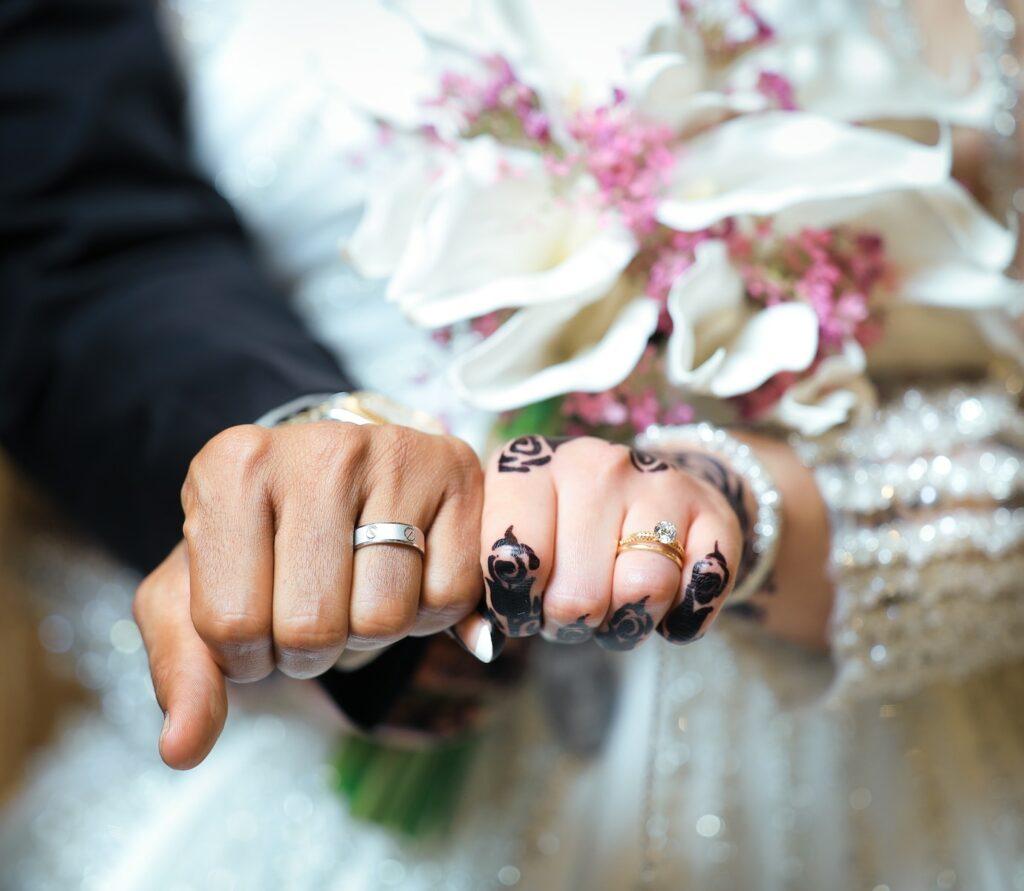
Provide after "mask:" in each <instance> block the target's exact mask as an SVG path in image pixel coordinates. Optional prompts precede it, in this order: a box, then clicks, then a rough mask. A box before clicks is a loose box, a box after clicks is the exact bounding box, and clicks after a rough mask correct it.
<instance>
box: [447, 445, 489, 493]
mask: <svg viewBox="0 0 1024 891" xmlns="http://www.w3.org/2000/svg"><path fill="white" fill-rule="evenodd" d="M441 440H442V443H443V445H444V447H445V452H446V453H445V456H444V457H445V467H446V468H447V470H448V473H449V476H450V477H451V478H452V480H453V481H455V482H456V483H460V484H466V483H469V484H470V485H471V486H472V485H474V484H476V485H478V486H479V485H482V482H483V474H484V471H483V467H482V466H481V465H480V459H479V458H478V457H477V454H476V452H475V451H473V447H472V446H471V445H470V444H469V443H468V442H466V441H465V440H462V439H459V438H458V437H457V436H445V437H442V438H441Z"/></svg>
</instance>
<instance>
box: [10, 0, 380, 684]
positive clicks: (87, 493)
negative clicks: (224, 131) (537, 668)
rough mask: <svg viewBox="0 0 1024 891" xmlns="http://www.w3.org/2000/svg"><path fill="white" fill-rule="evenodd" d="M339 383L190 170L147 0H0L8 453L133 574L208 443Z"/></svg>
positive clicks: (157, 547)
mask: <svg viewBox="0 0 1024 891" xmlns="http://www.w3.org/2000/svg"><path fill="white" fill-rule="evenodd" d="M342 389H346V386H345V379H344V377H343V375H342V372H341V371H340V369H339V367H338V366H337V364H336V363H335V361H334V360H333V358H332V357H331V356H330V355H329V354H328V353H327V352H326V351H325V350H324V349H322V348H321V347H320V346H319V345H318V344H317V343H316V342H315V341H314V340H313V339H312V337H311V336H310V334H309V333H308V332H307V331H306V330H305V329H304V327H303V326H302V324H301V322H300V320H299V319H298V318H297V317H296V315H295V314H294V313H293V311H292V310H291V309H290V308H289V307H288V305H287V303H286V301H285V300H284V299H283V298H282V295H281V294H280V293H279V292H278V291H277V290H275V289H274V287H272V286H271V284H270V283H269V281H268V279H267V278H266V277H265V276H264V275H263V274H262V272H261V271H260V270H259V268H258V266H257V264H256V263H255V261H254V257H253V256H252V253H251V250H250V247H249V246H248V245H247V243H246V241H245V238H244V236H243V233H242V231H241V230H240V228H239V225H238V222H237V221H236V219H235V217H234V215H233V213H232V211H231V209H230V208H229V207H228V205H227V204H226V203H225V202H224V201H223V200H222V199H221V198H220V196H219V195H218V194H217V193H216V192H215V191H214V190H213V189H212V188H211V187H210V186H209V185H208V184H207V183H205V182H203V180H202V179H201V178H200V177H199V176H197V175H196V173H195V171H194V169H193V167H192V164H191V162H190V157H189V149H188V140H187V139H186V135H185V132H184V125H183V114H182V96H181V92H180V90H179V85H178V83H177V78H176V72H175V70H174V66H173V64H172V62H171V60H170V58H169V55H168V53H167V51H166V48H165V47H164V45H163V43H162V39H161V35H160V33H159V29H158V27H157V23H156V20H155V10H154V9H153V6H152V4H151V3H150V2H148V0H84V2H83V0H0V441H2V443H3V445H4V446H5V447H6V449H7V450H8V451H9V452H10V454H11V455H12V456H13V457H14V459H15V460H16V462H17V463H19V464H20V465H21V466H22V467H23V468H24V469H25V470H26V471H27V472H28V473H29V475H30V476H32V477H34V478H35V480H36V481H37V482H38V483H39V484H40V485H41V486H42V487H43V488H44V489H45V490H47V491H49V492H50V493H51V494H52V495H53V496H54V498H55V499H56V500H57V501H58V502H59V503H61V504H62V505H63V506H64V508H65V509H66V511H67V512H68V513H69V514H70V515H71V517H72V518H74V519H75V520H77V521H78V523H79V525H80V526H81V528H82V529H83V530H87V531H89V532H92V533H94V534H95V535H97V536H98V537H99V538H100V539H102V541H103V542H104V543H105V544H106V545H107V546H109V547H110V548H111V549H112V550H113V551H114V552H115V553H117V554H118V555H120V556H121V557H122V558H123V559H125V560H126V561H128V562H129V563H131V564H132V565H134V566H135V567H137V568H138V569H140V570H142V571H146V570H149V569H151V568H152V567H153V566H155V565H156V564H157V563H158V562H159V561H160V560H161V559H162V558H163V556H164V555H165V554H166V553H167V552H168V551H169V550H170V549H171V548H172V547H173V545H174V544H175V542H177V541H178V539H179V538H180V536H181V521H182V517H181V508H180V503H179V490H180V486H181V483H182V480H183V479H184V476H185V472H186V470H187V467H188V463H189V461H190V460H191V458H192V456H193V455H194V454H195V453H196V452H197V451H198V450H199V449H200V448H201V447H202V445H203V444H204V443H205V442H206V440H208V439H209V438H210V437H211V436H213V435H214V434H215V433H217V432H218V431H220V430H223V429H224V428H226V427H229V426H232V425H234V424H239V423H245V422H250V421H252V420H254V419H255V418H257V417H258V416H260V415H261V414H263V413H264V412H265V411H266V410H268V409H270V408H272V407H274V406H277V405H280V404H282V403H284V402H286V401H288V400H290V399H293V398H295V397H296V396H300V395H303V394H308V393H314V392H325V391H328V392H329V391H336V390H342ZM364 677H365V674H364ZM364 684H365V680H364ZM335 692H336V693H337V694H338V695H341V691H335ZM363 692H365V690H364V691H363ZM378 692H379V695H380V696H382V697H386V695H387V691H385V690H380V691H378Z"/></svg>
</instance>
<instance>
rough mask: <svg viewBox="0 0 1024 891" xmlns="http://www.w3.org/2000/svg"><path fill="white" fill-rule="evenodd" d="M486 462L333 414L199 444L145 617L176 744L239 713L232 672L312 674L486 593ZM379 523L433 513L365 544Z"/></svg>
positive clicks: (173, 757) (190, 757)
mask: <svg viewBox="0 0 1024 891" xmlns="http://www.w3.org/2000/svg"><path fill="white" fill-rule="evenodd" d="M482 496H483V486H482V473H481V468H480V462H479V460H478V459H477V457H476V455H475V454H474V453H473V451H472V449H470V447H469V446H468V445H466V444H465V443H463V442H461V441H460V440H457V439H454V438H452V437H446V436H433V435H430V434H426V433H420V432H418V431H416V430H412V429H410V428H408V427H398V426H390V425H385V426H372V425H365V426H360V425H354V424H341V423H337V422H334V421H325V422H321V423H315V424H304V425H290V426H284V427H279V428H276V429H272V430H267V429H264V428H262V427H255V426H244V427H234V428H231V429H230V430H226V431H225V432H223V433H221V434H219V435H218V436H216V437H214V438H213V439H212V440H211V441H210V442H209V443H208V444H207V445H206V446H205V447H204V448H203V450H202V451H201V452H200V453H199V454H198V455H197V456H196V458H195V459H194V460H193V462H192V466H191V468H190V469H189V473H188V478H187V480H186V482H185V485H184V488H183V490H182V504H183V506H184V510H185V527H184V528H185V542H184V543H183V544H182V545H180V546H179V547H178V548H176V549H175V551H174V552H172V554H171V555H170V557H168V559H167V560H166V561H164V563H163V564H161V566H160V567H158V568H157V569H156V570H154V572H153V573H151V574H150V575H149V576H148V577H147V578H146V579H145V580H144V581H143V583H142V585H141V586H140V587H139V591H138V594H137V596H136V600H135V616H136V620H137V621H138V624H139V627H140V628H141V630H142V634H143V638H144V640H145V643H146V649H147V652H148V654H149V660H150V668H151V671H152V674H153V683H154V687H155V689H156V695H157V700H158V701H159V702H160V705H161V707H162V708H163V709H164V711H165V712H166V713H167V722H166V724H165V732H164V735H163V737H162V738H161V753H162V754H163V756H164V760H166V761H167V762H168V763H169V764H171V765H172V766H175V767H186V766H192V765H194V764H196V763H198V762H199V761H201V760H202V759H203V758H204V757H205V756H206V753H207V752H208V751H209V749H210V747H212V745H213V743H214V741H215V740H216V738H217V736H218V735H219V733H220V729H221V726H222V725H223V721H224V715H225V713H226V708H227V706H226V700H225V697H224V681H223V678H224V677H227V678H230V679H232V680H235V681H242V682H246V681H256V680H259V679H261V678H263V677H266V676H267V675H268V674H270V672H271V671H273V670H274V668H275V667H276V668H279V669H280V670H281V671H282V672H284V673H285V674H288V675H290V676H292V677H297V678H308V677H313V676H315V675H318V674H321V673H323V672H324V671H327V670H328V669H329V668H330V667H331V666H332V665H334V663H335V662H336V661H337V660H338V657H339V656H340V655H341V653H342V651H343V650H344V649H346V648H350V649H373V648H376V647H381V646H384V645H387V644H389V643H393V642H394V641H396V640H399V639H400V638H402V637H405V636H406V635H408V634H416V635H423V634H431V633H434V632H437V631H440V630H442V629H444V628H447V627H448V626H450V625H452V624H453V623H454V622H457V621H458V620H459V619H461V618H462V617H464V616H465V615H466V614H467V613H469V612H470V611H471V610H472V609H473V608H474V606H476V604H477V603H478V602H479V600H480V596H481V582H480V570H479V566H478V557H479V553H478V548H477V543H478V541H479V537H480V532H479V529H480V510H481V503H482ZM375 521H397V522H401V523H407V524H411V525H415V526H418V527H419V528H420V529H422V530H423V532H424V533H425V535H426V557H425V558H421V557H420V554H419V553H418V552H417V551H416V550H414V549H413V548H408V547H404V546H400V545H387V544H380V545H373V546H371V547H365V548H362V549H360V550H359V551H358V552H355V551H353V543H352V536H353V530H354V529H355V528H356V527H357V526H360V525H364V524H368V523H372V522H375Z"/></svg>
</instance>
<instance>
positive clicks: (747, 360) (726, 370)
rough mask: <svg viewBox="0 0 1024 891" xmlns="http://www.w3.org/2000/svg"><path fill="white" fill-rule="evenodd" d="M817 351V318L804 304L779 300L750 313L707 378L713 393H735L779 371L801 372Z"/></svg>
mask: <svg viewBox="0 0 1024 891" xmlns="http://www.w3.org/2000/svg"><path fill="white" fill-rule="evenodd" d="M817 352H818V317H817V315H816V314H815V312H814V310H813V309H811V308H810V307H809V306H808V305H807V304H806V303H779V304H777V305H775V306H769V307H768V308H767V309H762V310H761V311H760V312H759V313H756V314H755V315H753V316H751V318H750V319H749V321H748V322H747V324H746V325H745V326H744V327H743V329H742V330H741V331H740V333H739V335H738V336H737V337H736V339H735V340H734V341H733V342H732V343H731V344H730V345H729V347H728V349H727V351H726V355H725V359H724V361H723V362H722V364H721V366H720V367H719V369H718V371H717V373H716V374H715V376H714V378H713V379H712V381H711V386H710V390H711V393H712V394H713V395H715V396H719V397H722V398H726V397H729V396H739V395H740V394H742V393H749V392H750V391H751V390H754V389H757V387H759V386H761V384H763V383H764V382H765V381H766V380H768V379H769V378H771V377H774V376H775V375H776V374H778V373H779V372H781V371H803V370H804V369H806V368H807V367H809V366H810V364H811V363H812V362H813V361H814V357H815V355H816V354H817Z"/></svg>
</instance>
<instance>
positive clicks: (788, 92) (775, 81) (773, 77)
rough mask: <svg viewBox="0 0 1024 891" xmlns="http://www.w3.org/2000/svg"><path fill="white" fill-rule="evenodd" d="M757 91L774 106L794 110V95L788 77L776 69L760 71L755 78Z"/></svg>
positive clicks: (784, 109) (795, 105) (795, 107)
mask: <svg viewBox="0 0 1024 891" xmlns="http://www.w3.org/2000/svg"><path fill="white" fill-rule="evenodd" d="M757 91H758V92H759V93H760V94H761V95H762V96H764V97H765V98H766V99H767V100H768V101H769V102H771V104H772V105H774V106H775V107H776V108H780V109H782V110H783V111H796V109H797V104H796V96H795V95H794V93H793V85H792V84H791V83H790V82H789V79H788V78H786V77H784V76H783V75H781V74H779V73H778V72H777V71H762V72H761V73H760V75H758V78H757Z"/></svg>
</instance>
